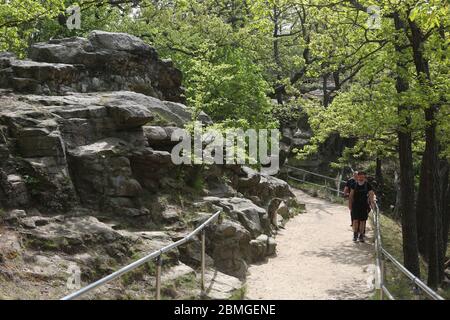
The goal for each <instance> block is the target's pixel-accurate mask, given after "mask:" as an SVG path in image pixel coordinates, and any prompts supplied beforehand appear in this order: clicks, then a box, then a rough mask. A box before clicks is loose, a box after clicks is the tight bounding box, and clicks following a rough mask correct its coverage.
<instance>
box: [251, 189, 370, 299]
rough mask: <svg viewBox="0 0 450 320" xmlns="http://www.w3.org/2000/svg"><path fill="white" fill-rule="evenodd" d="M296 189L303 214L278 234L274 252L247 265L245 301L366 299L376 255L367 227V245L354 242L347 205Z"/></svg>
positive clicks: (368, 293) (368, 294)
mask: <svg viewBox="0 0 450 320" xmlns="http://www.w3.org/2000/svg"><path fill="white" fill-rule="evenodd" d="M294 192H295V194H296V196H297V198H298V199H299V200H300V201H301V202H303V203H305V204H306V213H304V214H301V215H298V216H297V217H295V218H294V219H292V220H290V221H289V222H288V223H287V224H286V226H285V229H282V230H280V232H279V233H278V235H277V236H276V241H277V255H276V256H275V257H271V258H270V259H269V260H268V261H266V262H263V263H261V264H258V265H252V266H250V268H249V276H248V278H247V294H246V297H247V298H248V299H283V300H284V299H299V300H303V299H320V300H323V299H331V300H336V299H339V300H341V299H369V298H370V297H371V296H372V293H373V289H372V288H371V285H370V281H371V280H372V279H373V270H374V269H373V268H374V265H373V263H374V254H373V241H372V230H371V227H370V226H368V227H367V235H368V239H367V241H366V243H353V242H352V236H353V234H352V231H351V227H350V216H349V212H348V209H347V207H345V206H343V205H339V204H333V203H330V202H327V201H325V200H322V199H318V198H313V197H311V196H309V195H307V194H305V193H304V192H302V191H300V190H295V189H294Z"/></svg>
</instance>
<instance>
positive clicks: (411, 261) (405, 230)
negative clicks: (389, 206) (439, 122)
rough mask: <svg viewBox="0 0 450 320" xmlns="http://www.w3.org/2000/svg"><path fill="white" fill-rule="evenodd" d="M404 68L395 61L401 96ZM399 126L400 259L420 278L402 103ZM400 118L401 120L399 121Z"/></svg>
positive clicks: (408, 135) (409, 148)
mask: <svg viewBox="0 0 450 320" xmlns="http://www.w3.org/2000/svg"><path fill="white" fill-rule="evenodd" d="M394 20H395V21H394V22H395V27H396V29H397V30H401V29H402V27H403V25H402V21H401V20H400V17H399V16H395V18H394ZM399 42H400V41H396V43H395V50H396V51H397V53H398V54H400V55H401V54H402V48H401V43H399ZM405 70H406V66H405V65H404V63H403V62H401V61H397V78H396V90H397V93H399V94H401V93H404V92H407V91H408V90H409V82H408V80H407V79H406V78H405ZM397 111H398V114H399V117H400V119H401V124H400V126H399V128H398V130H397V136H398V144H399V148H398V156H399V160H400V209H401V212H400V214H401V221H402V235H403V259H404V264H405V267H406V268H407V269H408V270H409V271H410V272H412V273H413V274H414V275H415V276H417V277H420V264H419V251H418V240H417V220H416V212H415V210H414V168H413V157H412V138H411V130H410V128H409V125H410V123H411V116H410V108H409V106H405V105H403V104H399V105H398V107H397ZM403 119H404V120H405V121H403Z"/></svg>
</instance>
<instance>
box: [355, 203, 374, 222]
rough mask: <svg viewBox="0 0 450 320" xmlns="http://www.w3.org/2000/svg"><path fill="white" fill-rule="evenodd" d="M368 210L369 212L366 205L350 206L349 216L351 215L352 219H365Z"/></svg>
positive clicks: (367, 215)
mask: <svg viewBox="0 0 450 320" xmlns="http://www.w3.org/2000/svg"><path fill="white" fill-rule="evenodd" d="M369 212H370V207H369V206H367V207H366V208H364V207H363V208H361V207H359V208H358V207H356V208H352V212H351V216H352V220H361V221H366V220H367V219H368V218H369Z"/></svg>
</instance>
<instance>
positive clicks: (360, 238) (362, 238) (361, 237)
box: [358, 234, 366, 243]
mask: <svg viewBox="0 0 450 320" xmlns="http://www.w3.org/2000/svg"><path fill="white" fill-rule="evenodd" d="M358 240H359V242H363V243H364V242H366V240H364V235H362V234H360V235H359V238H358Z"/></svg>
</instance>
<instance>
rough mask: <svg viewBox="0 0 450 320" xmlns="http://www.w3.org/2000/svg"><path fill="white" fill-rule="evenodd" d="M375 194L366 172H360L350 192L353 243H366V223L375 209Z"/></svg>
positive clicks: (349, 205) (349, 203)
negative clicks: (371, 209) (371, 211)
mask: <svg viewBox="0 0 450 320" xmlns="http://www.w3.org/2000/svg"><path fill="white" fill-rule="evenodd" d="M374 199H375V193H374V192H373V188H372V186H371V185H370V184H369V183H368V182H367V177H366V174H365V173H364V172H358V175H357V177H356V183H355V184H354V185H353V188H352V190H351V191H350V196H349V201H348V207H349V209H350V213H351V216H352V225H353V241H354V242H356V241H358V240H359V241H360V242H364V241H365V240H364V236H365V233H366V221H367V218H368V217H369V212H370V208H371V207H372V208H373V207H374Z"/></svg>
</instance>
